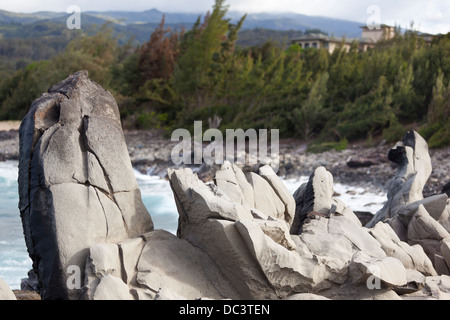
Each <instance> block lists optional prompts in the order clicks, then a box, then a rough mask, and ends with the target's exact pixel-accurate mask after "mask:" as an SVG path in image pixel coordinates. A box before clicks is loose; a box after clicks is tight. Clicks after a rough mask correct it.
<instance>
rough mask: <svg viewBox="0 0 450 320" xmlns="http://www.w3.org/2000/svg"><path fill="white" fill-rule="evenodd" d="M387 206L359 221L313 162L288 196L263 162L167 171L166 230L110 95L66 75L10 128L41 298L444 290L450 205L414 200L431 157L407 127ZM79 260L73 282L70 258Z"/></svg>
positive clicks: (377, 295)
mask: <svg viewBox="0 0 450 320" xmlns="http://www.w3.org/2000/svg"><path fill="white" fill-rule="evenodd" d="M390 158H391V159H392V160H394V161H396V162H397V163H399V164H400V167H399V170H398V172H397V174H396V176H395V178H394V180H393V183H392V184H391V188H390V190H389V194H388V202H387V204H386V206H385V207H384V208H383V209H382V210H381V211H380V213H379V214H377V216H376V217H374V219H373V221H371V222H370V227H364V226H362V224H361V222H360V221H359V219H358V218H357V217H356V215H355V214H354V213H353V212H352V211H351V210H350V209H349V208H348V207H347V206H346V205H345V204H344V203H342V201H339V200H337V199H335V198H333V176H332V175H331V174H330V172H328V171H327V170H326V168H325V167H318V168H316V169H315V170H314V172H313V173H312V175H311V177H310V179H309V181H308V183H306V184H304V185H302V186H300V187H299V188H298V190H297V191H296V192H295V193H294V195H293V196H292V195H291V194H290V193H289V192H288V190H287V189H286V187H285V185H284V184H283V182H282V181H281V180H280V179H279V178H278V176H277V175H276V174H275V173H274V171H273V170H272V169H271V167H270V166H263V167H261V168H259V171H258V172H257V173H255V172H249V173H246V174H245V173H244V172H243V171H242V170H241V169H240V168H239V167H237V166H236V165H233V164H231V163H229V162H225V163H224V164H223V165H222V166H221V168H220V169H219V170H218V171H217V172H216V175H215V178H214V180H213V181H212V182H209V183H204V182H202V181H201V180H200V179H199V178H198V176H197V175H196V174H194V173H193V172H192V170H191V169H187V168H185V169H178V170H168V177H169V181H170V186H171V188H172V191H173V194H174V198H175V201H176V204H177V209H178V213H179V225H178V231H177V236H175V235H173V234H170V233H168V232H166V231H163V230H153V226H152V223H151V218H150V216H149V215H148V213H147V211H146V210H145V208H144V207H143V205H142V201H141V199H140V193H139V189H138V188H137V185H136V181H135V179H134V177H133V172H132V169H131V165H130V161H129V158H128V157H127V155H126V148H125V146H124V142H123V135H122V131H121V129H120V119H119V114H118V111H117V105H116V104H115V101H114V99H113V98H112V97H111V95H110V94H109V93H107V92H106V91H104V90H103V89H101V87H100V86H98V85H97V84H95V83H93V82H92V81H90V80H89V79H88V78H87V74H86V73H85V72H80V73H76V74H74V75H73V76H71V77H69V78H68V79H66V80H65V81H63V82H62V83H60V84H58V85H56V86H54V87H53V88H51V89H50V91H49V93H48V94H45V95H44V96H43V97H41V98H40V99H38V100H37V101H36V102H35V103H34V104H33V106H32V107H31V110H30V113H29V114H28V115H27V117H26V118H25V119H24V121H23V124H22V127H21V158H20V177H19V184H20V207H21V213H22V219H23V224H24V233H25V238H26V243H27V246H28V250H29V252H30V256H31V257H32V258H33V261H34V267H35V269H36V271H37V274H38V275H39V278H40V283H41V290H42V293H43V298H44V299H54V298H62V299H80V298H81V299H92V300H100V299H141V300H145V299H197V298H210V299H298V300H302V299H327V298H328V299H401V298H411V297H413V298H417V297H420V298H437V299H442V298H450V297H449V293H450V277H449V276H447V274H448V273H449V272H448V266H450V264H449V262H450V241H449V239H450V238H449V236H448V232H449V226H450V205H449V204H448V201H447V198H446V197H447V196H446V195H443V196H436V197H432V198H427V199H423V196H422V195H421V189H422V188H423V186H424V184H425V182H426V180H427V177H428V175H429V173H430V172H431V171H430V170H431V164H430V161H429V157H427V146H426V142H425V141H424V140H423V139H422V138H421V137H420V136H419V135H418V134H417V133H415V132H409V133H408V134H407V135H406V136H405V138H404V140H403V142H402V143H399V144H398V145H397V146H396V147H395V148H394V149H393V151H391V153H390ZM73 265H75V266H78V267H79V268H80V269H81V270H83V278H82V279H80V280H81V285H80V287H81V288H80V289H77V288H75V289H74V288H71V287H70V286H69V287H68V286H67V281H68V280H70V277H69V275H68V274H67V272H66V271H67V267H69V266H73Z"/></svg>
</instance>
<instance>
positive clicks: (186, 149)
mask: <svg viewBox="0 0 450 320" xmlns="http://www.w3.org/2000/svg"><path fill="white" fill-rule="evenodd" d="M202 127H203V125H202V121H195V122H194V137H193V139H192V136H191V133H190V132H189V131H188V130H187V129H176V130H175V131H173V132H172V137H171V140H172V141H174V142H176V141H178V142H179V143H178V144H177V145H175V147H174V148H173V149H172V152H171V158H172V162H173V163H174V164H175V165H180V164H197V165H201V164H202V163H206V164H208V165H212V164H223V163H224V161H225V160H226V161H229V162H230V163H236V164H242V165H244V164H248V165H256V164H258V163H261V164H269V165H270V166H271V167H272V169H273V170H274V171H275V172H278V169H279V165H280V161H279V149H280V148H279V130H278V129H271V130H270V148H269V130H267V129H260V130H258V131H257V130H256V129H248V130H247V131H244V130H243V129H236V130H234V129H227V130H226V134H225V139H224V137H223V134H222V132H221V131H220V130H218V129H208V130H206V131H205V132H204V133H203V128H202ZM180 139H181V140H180ZM204 142H210V143H209V144H208V145H207V146H206V147H205V148H203V143H204ZM235 142H236V143H235ZM224 145H225V148H226V150H225V152H224ZM269 149H270V153H269Z"/></svg>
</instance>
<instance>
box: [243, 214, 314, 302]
mask: <svg viewBox="0 0 450 320" xmlns="http://www.w3.org/2000/svg"><path fill="white" fill-rule="evenodd" d="M236 228H237V230H238V231H239V234H240V235H241V236H242V237H243V238H244V241H245V243H246V245H247V247H248V248H249V249H250V252H251V254H252V256H253V258H254V259H255V260H256V261H258V263H259V265H260V267H261V269H262V271H263V272H264V275H265V276H266V277H267V279H268V280H269V283H270V284H271V285H272V286H273V287H274V289H275V292H276V293H277V295H278V296H280V297H282V298H283V297H286V296H288V295H289V294H291V293H292V292H306V291H308V290H311V289H312V288H313V287H314V286H315V285H316V284H317V283H320V281H321V280H322V279H317V277H316V275H315V270H316V262H315V261H314V260H313V259H309V258H304V257H301V256H300V255H298V254H297V253H296V252H295V251H290V250H288V249H286V248H284V247H282V246H280V245H278V244H276V243H275V242H274V241H272V239H270V238H269V237H267V236H265V234H264V233H263V231H262V230H261V228H260V227H259V226H258V224H256V223H254V222H252V221H249V220H240V221H238V222H236Z"/></svg>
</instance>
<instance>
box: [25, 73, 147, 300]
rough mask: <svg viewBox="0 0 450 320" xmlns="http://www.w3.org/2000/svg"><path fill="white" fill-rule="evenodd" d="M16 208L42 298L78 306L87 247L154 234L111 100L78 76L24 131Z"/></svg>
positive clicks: (37, 105) (45, 98) (46, 99)
mask: <svg viewBox="0 0 450 320" xmlns="http://www.w3.org/2000/svg"><path fill="white" fill-rule="evenodd" d="M19 134H20V160H19V197H20V202H19V208H20V211H21V217H22V223H23V228H24V235H25V240H26V245H27V248H28V252H29V254H30V257H31V259H32V260H33V269H34V270H35V272H36V274H38V276H39V282H40V291H41V295H42V297H43V298H44V299H77V298H78V296H79V295H80V293H81V291H80V289H79V288H78V289H73V290H71V289H68V286H67V285H66V282H67V280H68V278H69V276H70V274H69V273H68V268H69V267H70V266H78V267H79V268H80V270H81V273H80V277H81V283H83V282H84V272H83V271H84V265H85V261H86V257H87V254H88V251H89V248H90V247H91V246H92V245H94V244H96V243H116V242H120V241H123V240H125V239H128V238H133V237H136V236H139V235H140V234H142V233H145V232H148V231H151V230H152V229H153V223H152V220H151V217H150V215H149V213H148V211H147V210H146V208H145V206H144V205H143V203H142V200H141V196H140V191H139V188H138V185H137V182H136V179H135V176H134V172H133V168H132V166H131V162H130V159H129V155H128V150H127V147H126V144H125V139H124V136H123V132H122V128H121V122H120V114H119V109H118V106H117V103H116V101H115V100H114V98H113V96H112V95H111V94H110V93H109V92H108V91H106V90H104V89H103V88H102V87H101V86H100V85H98V84H96V83H95V82H93V81H92V80H90V79H89V78H88V73H87V72H86V71H80V72H77V73H75V74H73V75H71V76H70V77H68V78H67V79H65V80H63V81H61V82H60V83H58V84H57V85H55V86H53V87H51V88H50V89H49V91H48V93H45V94H44V95H42V96H41V97H40V98H38V99H37V100H36V101H34V102H33V104H32V106H31V108H30V110H29V112H28V114H27V115H26V117H25V118H24V119H23V121H22V124H21V127H20V131H19Z"/></svg>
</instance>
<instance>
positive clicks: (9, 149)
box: [0, 129, 450, 197]
mask: <svg viewBox="0 0 450 320" xmlns="http://www.w3.org/2000/svg"><path fill="white" fill-rule="evenodd" d="M124 135H125V140H126V143H127V148H128V151H129V155H130V159H131V163H132V165H133V167H134V168H136V169H137V170H139V171H140V172H141V173H145V174H152V175H158V176H160V177H161V178H165V179H167V169H168V168H179V167H177V166H174V165H173V163H172V161H171V159H170V152H171V150H172V148H173V146H175V145H176V144H177V142H173V141H171V140H170V138H166V137H164V133H163V131H161V130H128V131H124ZM391 147H392V145H389V144H387V143H385V142H381V143H380V144H379V145H378V146H375V147H364V146H363V145H362V144H353V145H350V146H349V147H348V148H347V149H346V150H342V151H336V150H330V151H326V152H322V153H307V152H306V145H305V143H304V142H303V141H300V140H295V139H285V140H281V141H280V169H279V172H278V175H279V176H281V177H284V178H286V179H295V178H298V177H300V176H309V175H311V173H312V172H313V171H314V169H315V168H317V167H319V166H323V167H325V168H327V170H328V171H330V172H331V174H332V175H333V177H334V181H335V182H336V183H342V184H346V185H350V186H355V187H361V188H364V189H366V190H370V191H374V192H385V191H386V190H387V188H388V185H389V181H390V179H391V178H392V177H393V175H394V173H395V171H396V169H397V165H396V164H395V163H392V162H390V161H389V160H388V158H387V152H388V150H389V149H390V148H391ZM429 152H430V157H431V161H432V163H433V172H432V173H431V176H430V178H429V180H428V181H427V184H426V185H425V187H424V190H423V194H424V196H425V197H428V196H432V195H435V194H439V193H441V192H443V189H444V187H445V186H446V185H447V184H448V183H449V182H450V161H449V160H448V159H450V147H447V148H443V149H431V150H430V151H429ZM18 159H19V133H18V130H16V129H11V130H8V131H0V161H5V160H18ZM219 167H220V166H205V165H204V166H191V168H192V169H194V171H196V172H197V173H198V175H199V178H200V179H201V180H202V181H204V182H206V181H209V180H211V179H212V178H213V177H214V174H215V172H216V171H217V170H218V169H219ZM242 169H244V171H255V170H257V166H256V167H255V168H249V167H244V168H242Z"/></svg>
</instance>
